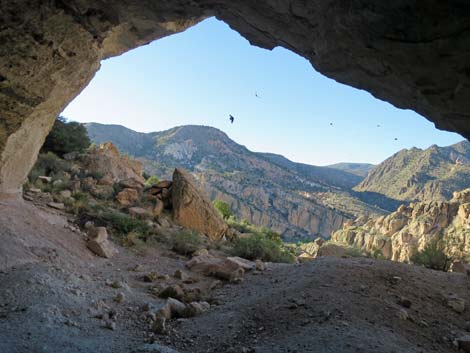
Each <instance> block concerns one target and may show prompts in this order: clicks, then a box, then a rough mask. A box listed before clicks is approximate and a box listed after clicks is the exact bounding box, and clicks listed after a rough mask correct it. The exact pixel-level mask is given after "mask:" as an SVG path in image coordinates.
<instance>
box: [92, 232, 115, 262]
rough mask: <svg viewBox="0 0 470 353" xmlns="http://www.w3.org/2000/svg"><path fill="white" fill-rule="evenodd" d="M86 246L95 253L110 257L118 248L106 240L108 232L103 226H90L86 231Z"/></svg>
mask: <svg viewBox="0 0 470 353" xmlns="http://www.w3.org/2000/svg"><path fill="white" fill-rule="evenodd" d="M88 237H89V240H88V242H87V247H88V249H90V250H91V251H92V252H94V253H95V254H96V255H98V256H101V257H105V258H108V259H109V258H111V257H113V256H114V255H116V254H117V253H118V250H117V249H116V248H115V247H114V246H113V244H111V243H110V242H109V241H108V232H107V230H106V228H105V227H96V228H95V227H91V228H90V229H89V231H88Z"/></svg>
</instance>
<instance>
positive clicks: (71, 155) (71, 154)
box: [62, 151, 80, 161]
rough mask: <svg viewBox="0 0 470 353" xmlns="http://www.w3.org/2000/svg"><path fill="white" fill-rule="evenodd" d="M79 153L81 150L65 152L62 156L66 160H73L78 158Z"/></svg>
mask: <svg viewBox="0 0 470 353" xmlns="http://www.w3.org/2000/svg"><path fill="white" fill-rule="evenodd" d="M79 155H80V153H79V152H77V151H73V152H69V153H66V154H64V155H63V156H62V158H63V159H65V160H66V161H73V160H75V159H77V158H78V156H79Z"/></svg>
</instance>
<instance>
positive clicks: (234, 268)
mask: <svg viewBox="0 0 470 353" xmlns="http://www.w3.org/2000/svg"><path fill="white" fill-rule="evenodd" d="M185 265H186V267H187V268H189V269H190V270H191V271H193V272H197V273H200V274H203V275H205V276H213V277H216V278H219V279H222V280H225V281H229V282H238V281H240V280H242V279H243V275H244V273H245V270H244V269H243V267H241V266H240V264H239V263H237V262H235V261H231V260H229V259H225V258H219V257H216V256H213V255H210V254H202V255H199V256H195V257H193V258H192V259H191V260H189V261H188V262H186V264H185Z"/></svg>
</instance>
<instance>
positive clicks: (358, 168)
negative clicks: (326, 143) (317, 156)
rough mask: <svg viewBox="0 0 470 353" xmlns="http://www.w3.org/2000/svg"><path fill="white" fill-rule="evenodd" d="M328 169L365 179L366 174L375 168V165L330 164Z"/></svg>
mask: <svg viewBox="0 0 470 353" xmlns="http://www.w3.org/2000/svg"><path fill="white" fill-rule="evenodd" d="M328 167H329V168H333V169H338V170H342V171H345V172H348V173H351V174H355V175H357V176H360V177H362V178H365V177H366V176H367V174H368V173H369V172H370V171H371V170H372V169H373V168H374V167H375V165H373V164H370V163H336V164H331V165H329V166H328Z"/></svg>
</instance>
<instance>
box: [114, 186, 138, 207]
mask: <svg viewBox="0 0 470 353" xmlns="http://www.w3.org/2000/svg"><path fill="white" fill-rule="evenodd" d="M138 199H139V193H138V192H137V190H135V189H124V190H122V191H121V192H119V193H118V194H117V195H116V201H117V203H119V204H120V205H121V206H129V205H132V204H134V203H135V202H136V201H137V200H138Z"/></svg>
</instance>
